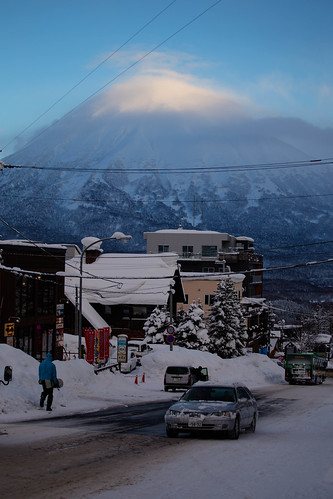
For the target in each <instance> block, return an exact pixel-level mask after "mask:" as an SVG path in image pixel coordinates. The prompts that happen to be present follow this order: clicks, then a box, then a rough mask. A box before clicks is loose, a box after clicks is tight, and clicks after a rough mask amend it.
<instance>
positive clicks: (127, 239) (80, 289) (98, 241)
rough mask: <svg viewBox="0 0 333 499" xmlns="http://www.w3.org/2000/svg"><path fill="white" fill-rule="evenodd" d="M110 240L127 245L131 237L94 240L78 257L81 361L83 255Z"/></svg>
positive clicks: (115, 234)
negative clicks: (93, 247)
mask: <svg viewBox="0 0 333 499" xmlns="http://www.w3.org/2000/svg"><path fill="white" fill-rule="evenodd" d="M112 239H116V240H117V241H122V242H123V243H128V241H130V240H131V239H132V236H126V235H125V234H123V233H122V232H115V233H114V234H113V235H112V236H109V237H103V238H102V239H96V240H95V241H93V242H92V243H91V244H89V245H88V246H86V247H85V248H84V249H83V250H82V253H81V256H80V288H79V345H78V346H79V359H82V353H81V343H82V280H83V276H82V269H83V257H84V254H85V253H86V252H87V250H88V249H90V248H91V247H92V246H94V245H96V244H98V243H101V242H103V241H111V240H112Z"/></svg>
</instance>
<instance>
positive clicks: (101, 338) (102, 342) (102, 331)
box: [97, 327, 105, 362]
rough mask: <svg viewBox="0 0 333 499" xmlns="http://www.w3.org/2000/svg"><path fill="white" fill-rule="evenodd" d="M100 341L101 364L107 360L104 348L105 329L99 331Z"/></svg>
mask: <svg viewBox="0 0 333 499" xmlns="http://www.w3.org/2000/svg"><path fill="white" fill-rule="evenodd" d="M97 334H98V339H99V342H98V344H99V362H100V361H101V360H104V359H105V354H104V352H105V348H104V327H103V328H102V329H99V330H98V333H97Z"/></svg>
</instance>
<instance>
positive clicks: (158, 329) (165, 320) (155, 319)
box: [143, 307, 170, 343]
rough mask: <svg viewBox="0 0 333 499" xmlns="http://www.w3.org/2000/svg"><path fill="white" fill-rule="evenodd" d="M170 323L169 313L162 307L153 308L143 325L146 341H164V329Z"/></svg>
mask: <svg viewBox="0 0 333 499" xmlns="http://www.w3.org/2000/svg"><path fill="white" fill-rule="evenodd" d="M169 324H170V313H169V312H168V311H167V310H165V309H164V308H163V309H162V310H161V309H160V308H159V307H156V308H154V310H153V311H152V313H151V314H150V316H149V317H148V318H147V320H146V322H145V323H144V325H143V330H144V331H145V332H146V339H147V341H148V343H164V336H165V334H166V329H167V327H168V326H169Z"/></svg>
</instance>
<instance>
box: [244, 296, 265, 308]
mask: <svg viewBox="0 0 333 499" xmlns="http://www.w3.org/2000/svg"><path fill="white" fill-rule="evenodd" d="M265 301H266V298H249V297H248V296H243V298H242V302H241V303H242V305H254V306H258V305H263V304H265Z"/></svg>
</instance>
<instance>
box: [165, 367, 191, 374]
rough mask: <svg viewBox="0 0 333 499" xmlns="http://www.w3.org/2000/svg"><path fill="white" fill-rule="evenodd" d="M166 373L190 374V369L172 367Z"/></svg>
mask: <svg viewBox="0 0 333 499" xmlns="http://www.w3.org/2000/svg"><path fill="white" fill-rule="evenodd" d="M166 372H167V373H168V374H188V367H182V366H171V367H168V368H167V370H166Z"/></svg>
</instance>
